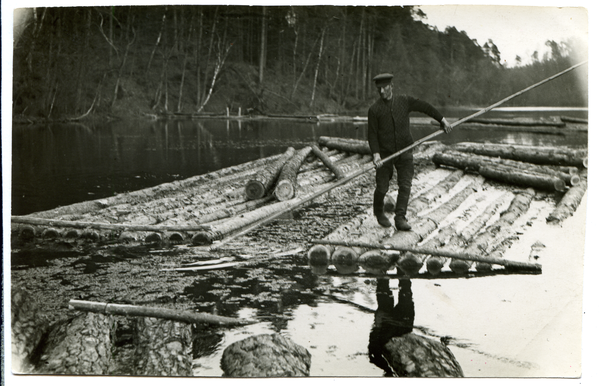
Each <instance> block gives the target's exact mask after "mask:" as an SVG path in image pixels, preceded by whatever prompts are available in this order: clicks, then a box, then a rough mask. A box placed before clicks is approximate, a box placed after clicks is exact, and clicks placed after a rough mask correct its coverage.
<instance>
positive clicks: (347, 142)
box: [319, 137, 371, 155]
mask: <svg viewBox="0 0 600 386" xmlns="http://www.w3.org/2000/svg"><path fill="white" fill-rule="evenodd" d="M319 145H321V146H326V147H328V148H330V149H337V150H341V151H346V152H350V153H358V154H366V155H370V154H371V148H370V147H369V143H368V142H367V141H361V140H353V139H348V138H336V137H319Z"/></svg>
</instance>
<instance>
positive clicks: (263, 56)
mask: <svg viewBox="0 0 600 386" xmlns="http://www.w3.org/2000/svg"><path fill="white" fill-rule="evenodd" d="M266 62H267V7H265V6H263V7H262V19H261V29H260V62H259V64H258V83H259V84H260V85H262V83H263V76H264V72H265V66H266Z"/></svg>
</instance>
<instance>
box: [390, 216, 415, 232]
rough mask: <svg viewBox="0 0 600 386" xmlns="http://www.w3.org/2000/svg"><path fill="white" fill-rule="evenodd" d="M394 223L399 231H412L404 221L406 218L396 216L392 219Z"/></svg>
mask: <svg viewBox="0 0 600 386" xmlns="http://www.w3.org/2000/svg"><path fill="white" fill-rule="evenodd" d="M394 223H395V225H396V229H398V230H399V231H409V230H411V229H412V227H411V226H410V224H409V223H408V221H406V217H404V216H398V215H397V216H396V217H395V218H394Z"/></svg>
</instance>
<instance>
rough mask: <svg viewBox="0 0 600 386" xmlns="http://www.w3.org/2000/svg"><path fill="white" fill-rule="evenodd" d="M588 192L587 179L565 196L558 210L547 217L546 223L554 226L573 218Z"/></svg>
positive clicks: (557, 207)
mask: <svg viewBox="0 0 600 386" xmlns="http://www.w3.org/2000/svg"><path fill="white" fill-rule="evenodd" d="M586 191H587V178H583V179H582V180H581V183H580V184H579V185H577V186H574V187H572V188H571V189H569V190H568V191H567V192H566V193H565V194H564V196H563V197H562V198H561V200H560V202H559V203H558V205H557V206H556V208H554V210H553V211H552V213H550V215H548V217H546V221H547V222H549V223H552V224H560V223H561V222H562V221H563V220H564V219H566V218H567V217H570V216H572V215H573V213H574V212H575V211H576V210H577V207H579V204H580V203H581V199H582V198H583V196H584V195H585V192H586Z"/></svg>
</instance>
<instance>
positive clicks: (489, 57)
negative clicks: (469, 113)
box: [13, 5, 587, 119]
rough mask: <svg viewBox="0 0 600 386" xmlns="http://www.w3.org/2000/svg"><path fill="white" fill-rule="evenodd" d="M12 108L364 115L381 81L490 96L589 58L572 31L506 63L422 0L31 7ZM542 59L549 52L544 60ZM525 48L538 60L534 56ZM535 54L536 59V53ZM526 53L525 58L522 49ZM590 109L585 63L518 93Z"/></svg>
mask: <svg viewBox="0 0 600 386" xmlns="http://www.w3.org/2000/svg"><path fill="white" fill-rule="evenodd" d="M23 12H25V13H26V15H27V16H28V17H27V18H25V19H24V20H25V22H24V24H23V25H20V26H18V27H19V28H18V31H19V34H18V35H16V36H15V43H14V65H13V75H14V78H13V80H14V81H13V116H14V117H35V118H45V119H65V118H71V119H76V118H82V117H86V116H89V117H91V116H96V115H114V116H141V115H144V114H161V113H211V112H213V113H214V112H218V113H223V112H224V111H225V109H226V108H228V109H230V111H232V112H233V113H235V114H237V113H238V112H240V111H241V112H242V113H243V114H247V113H258V114H260V113H271V114H274V113H286V114H294V113H296V114H298V113H306V112H310V113H344V112H352V113H363V114H364V113H366V109H367V108H368V106H369V105H370V104H371V103H372V102H373V100H374V99H375V98H377V95H376V94H375V90H374V88H373V84H372V82H371V79H372V77H373V76H374V75H375V74H377V73H380V72H391V73H394V74H395V85H396V89H400V92H401V93H407V94H411V95H414V96H417V97H419V98H422V99H425V100H427V101H430V102H431V103H433V104H436V105H441V106H484V105H488V104H490V103H492V102H495V101H497V100H499V99H502V98H503V97H505V96H507V95H509V94H511V93H513V92H516V91H518V90H520V89H523V88H525V87H527V86H529V85H531V84H532V83H535V82H537V81H539V80H541V79H543V78H545V77H547V76H550V75H552V74H554V73H556V72H558V71H560V70H562V69H565V68H567V67H569V66H570V65H572V64H574V63H575V62H577V61H580V60H582V57H583V59H585V56H586V55H587V53H585V52H581V51H580V50H579V49H578V47H577V46H576V44H574V43H573V42H554V41H548V42H547V45H548V47H549V54H545V55H539V54H538V53H537V52H536V53H534V55H533V57H532V58H523V62H525V61H527V64H522V65H517V66H515V67H511V68H507V67H506V66H504V65H503V63H502V62H501V59H500V52H499V51H498V48H497V47H496V45H495V44H494V43H493V41H491V40H490V41H488V42H486V43H485V44H484V45H483V46H480V45H479V44H477V42H476V41H474V40H472V39H471V38H470V37H469V36H468V35H467V34H466V33H465V32H464V31H458V30H457V29H456V28H453V27H449V28H447V29H446V30H445V31H438V30H437V29H435V28H433V27H430V26H428V25H427V24H426V15H425V14H424V13H423V12H422V11H421V10H419V9H418V8H413V7H380V6H367V7H364V6H363V7H358V6H313V7H292V6H268V7H263V6H216V5H215V6H119V7H76V8H75V7H73V8H71V7H55V8H34V9H26V10H23ZM538 56H541V57H538ZM525 59H527V60H525ZM529 59H531V60H529ZM517 60H519V58H517ZM511 103H512V104H514V105H544V106H587V69H584V70H583V71H579V70H578V71H576V72H574V73H571V74H568V75H566V76H564V77H561V78H559V79H557V80H555V81H553V82H550V83H548V84H547V85H544V86H543V89H542V88H540V89H538V90H534V91H532V92H530V93H527V94H525V95H524V96H522V97H519V98H517V99H515V100H514V101H511Z"/></svg>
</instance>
